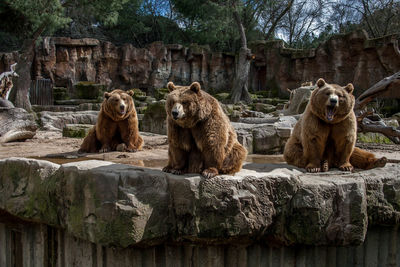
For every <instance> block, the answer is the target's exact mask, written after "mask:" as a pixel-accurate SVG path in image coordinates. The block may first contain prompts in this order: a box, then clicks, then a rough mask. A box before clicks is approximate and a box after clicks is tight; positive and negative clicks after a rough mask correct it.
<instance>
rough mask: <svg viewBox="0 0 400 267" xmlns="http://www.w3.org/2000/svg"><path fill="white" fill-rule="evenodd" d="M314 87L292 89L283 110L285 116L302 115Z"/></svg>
mask: <svg viewBox="0 0 400 267" xmlns="http://www.w3.org/2000/svg"><path fill="white" fill-rule="evenodd" d="M314 89H315V86H306V87H300V88H297V89H293V90H292V91H291V92H290V100H289V102H288V103H287V104H286V106H285V108H284V109H283V111H282V112H283V114H285V115H296V114H302V113H303V112H304V110H305V109H306V106H307V104H308V101H310V97H311V93H312V91H313V90H314Z"/></svg>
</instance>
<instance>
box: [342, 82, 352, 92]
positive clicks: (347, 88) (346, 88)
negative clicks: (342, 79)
mask: <svg viewBox="0 0 400 267" xmlns="http://www.w3.org/2000/svg"><path fill="white" fill-rule="evenodd" d="M344 89H345V90H346V91H347V93H349V94H352V93H353V90H354V86H353V84H352V83H349V84H348V85H346V87H345V88H344Z"/></svg>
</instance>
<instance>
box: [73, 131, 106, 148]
mask: <svg viewBox="0 0 400 267" xmlns="http://www.w3.org/2000/svg"><path fill="white" fill-rule="evenodd" d="M100 146H101V144H100V142H99V141H98V140H97V138H96V127H92V129H90V130H89V133H88V135H87V136H86V137H85V139H83V142H82V144H81V147H80V148H79V150H78V153H96V152H98V151H99V149H100Z"/></svg>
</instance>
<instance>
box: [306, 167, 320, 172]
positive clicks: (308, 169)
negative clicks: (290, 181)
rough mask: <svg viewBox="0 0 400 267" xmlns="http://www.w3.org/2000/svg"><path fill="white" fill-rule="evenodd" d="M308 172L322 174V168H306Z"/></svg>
mask: <svg viewBox="0 0 400 267" xmlns="http://www.w3.org/2000/svg"><path fill="white" fill-rule="evenodd" d="M306 171H307V172H312V173H316V172H320V171H321V168H306Z"/></svg>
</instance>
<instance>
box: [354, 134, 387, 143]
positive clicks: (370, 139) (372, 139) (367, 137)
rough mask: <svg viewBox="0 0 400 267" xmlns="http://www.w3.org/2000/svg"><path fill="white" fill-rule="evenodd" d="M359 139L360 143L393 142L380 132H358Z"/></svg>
mask: <svg viewBox="0 0 400 267" xmlns="http://www.w3.org/2000/svg"><path fill="white" fill-rule="evenodd" d="M357 141H358V142H360V143H374V144H393V142H392V141H390V139H389V138H387V137H386V136H384V135H382V134H380V133H365V134H364V133H358V134H357Z"/></svg>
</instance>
